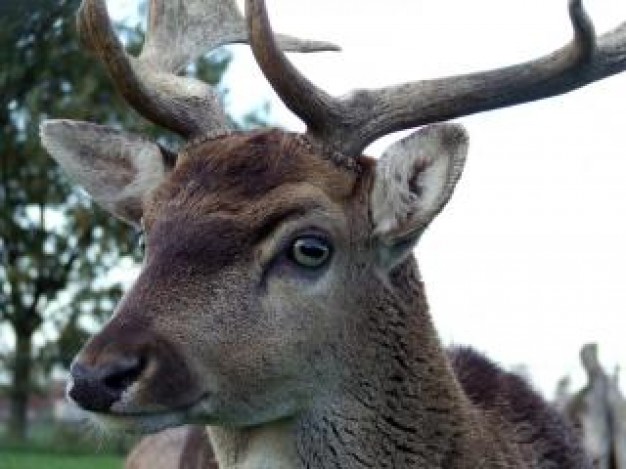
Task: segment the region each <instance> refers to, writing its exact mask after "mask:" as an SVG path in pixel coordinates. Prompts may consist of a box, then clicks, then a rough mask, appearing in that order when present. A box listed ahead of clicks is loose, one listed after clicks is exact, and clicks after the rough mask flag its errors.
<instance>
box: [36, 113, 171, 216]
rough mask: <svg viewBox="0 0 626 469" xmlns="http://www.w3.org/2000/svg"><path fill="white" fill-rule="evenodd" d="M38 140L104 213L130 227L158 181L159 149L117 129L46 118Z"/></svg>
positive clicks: (160, 174)
mask: <svg viewBox="0 0 626 469" xmlns="http://www.w3.org/2000/svg"><path fill="white" fill-rule="evenodd" d="M41 140H42V143H43V145H44V147H45V148H46V150H48V152H49V153H50V155H51V156H52V157H53V158H54V159H55V160H56V161H57V162H58V163H59V165H60V166H61V167H62V168H63V169H64V170H65V171H66V172H67V174H68V175H69V176H70V177H71V178H72V179H73V180H74V181H76V182H77V183H79V184H80V185H81V186H83V187H84V188H85V190H86V191H87V192H88V193H89V194H90V195H91V196H92V197H93V198H94V199H95V200H96V201H97V202H98V203H99V204H100V205H101V206H102V207H104V208H105V209H107V210H109V211H110V212H112V213H114V214H115V215H117V216H118V217H120V218H122V219H125V220H126V221H129V222H131V223H133V224H137V223H138V221H139V220H136V219H135V217H133V216H131V213H133V211H136V206H137V205H138V204H139V203H140V202H141V201H142V200H144V197H145V195H146V194H148V193H149V192H151V191H152V190H153V189H154V188H155V187H156V186H157V185H159V183H160V182H161V181H162V180H163V177H164V175H165V166H164V164H163V157H162V154H161V150H160V149H159V147H158V145H156V144H155V143H153V142H151V141H149V140H147V139H146V138H144V137H142V136H140V135H136V134H131V133H128V132H122V131H120V130H117V129H114V128H111V127H107V126H101V125H95V124H89V123H86V122H76V121H69V120H49V121H46V122H44V123H43V124H42V126H41Z"/></svg>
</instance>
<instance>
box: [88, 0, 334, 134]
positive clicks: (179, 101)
mask: <svg viewBox="0 0 626 469" xmlns="http://www.w3.org/2000/svg"><path fill="white" fill-rule="evenodd" d="M78 27H79V33H80V36H81V38H82V40H83V42H84V43H85V45H86V46H87V47H89V48H90V49H91V50H92V51H94V52H95V53H96V54H97V55H98V57H99V58H100V60H101V61H102V62H103V63H104V64H105V66H106V68H107V70H108V72H109V74H110V75H111V77H112V79H113V81H114V82H115V84H116V86H117V88H118V90H119V91H120V92H121V94H122V95H123V96H124V98H125V99H126V100H127V101H128V102H129V104H131V105H132V106H133V107H134V108H135V109H136V110H137V111H138V112H139V113H141V114H142V115H143V116H144V117H146V118H147V119H149V120H151V121H153V122H155V123H157V124H159V125H161V126H163V127H165V128H168V129H170V130H173V131H174V132H176V133H178V134H180V135H182V136H184V137H186V138H192V137H195V136H198V135H201V134H203V133H206V132H207V131H209V130H216V129H217V130H219V129H227V128H228V127H229V123H228V119H227V117H226V115H225V112H224V110H223V109H222V107H221V104H220V102H219V99H218V96H217V94H216V93H215V91H214V90H213V89H212V88H211V87H210V86H209V85H207V84H205V83H203V82H201V81H199V80H195V79H193V78H190V77H183V76H178V75H177V73H180V72H181V71H182V70H183V69H184V68H185V67H186V65H187V64H189V63H190V62H192V61H194V60H196V59H197V58H198V57H200V56H201V55H203V54H205V53H207V52H209V51H211V50H213V49H215V48H216V47H219V46H222V45H225V44H230V43H245V42H247V29H246V25H245V20H244V18H243V16H242V15H241V13H240V12H239V10H238V9H237V6H236V4H235V2H234V0H180V1H175V2H171V1H168V0H151V2H150V13H149V23H148V32H147V37H146V42H145V44H144V47H143V50H142V52H141V54H140V55H139V56H138V57H132V56H130V55H129V54H127V53H126V51H125V49H124V47H123V45H122V44H121V42H120V41H119V39H118V37H117V35H116V34H115V31H114V29H113V26H112V24H111V20H110V18H109V14H108V12H107V8H106V1H105V0H83V3H82V5H81V8H80V9H79V12H78ZM277 41H278V43H279V47H281V48H283V49H285V50H291V51H296V52H317V51H326V50H338V48H337V46H335V45H333V44H330V43H326V42H319V41H304V40H300V39H297V38H294V37H290V36H282V35H279V36H278V38H277Z"/></svg>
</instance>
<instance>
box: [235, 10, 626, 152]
mask: <svg viewBox="0 0 626 469" xmlns="http://www.w3.org/2000/svg"><path fill="white" fill-rule="evenodd" d="M569 12H570V18H571V21H572V25H573V28H574V40H573V42H572V43H571V44H569V45H568V46H566V47H563V48H562V49H560V50H557V51H556V52H554V53H552V54H550V55H546V56H544V57H541V58H538V59H536V60H533V61H530V62H525V63H521V64H517V65H513V66H509V67H505V68H501V69H495V70H491V71H485V72H478V73H472V74H468V75H458V76H452V77H446V78H439V79H435V80H425V81H417V82H413V83H407V84H402V85H397V86H392V87H388V88H383V89H377V90H359V91H355V92H353V93H351V94H349V95H347V96H345V97H342V98H334V97H332V96H330V95H328V94H327V93H325V92H324V91H322V90H320V89H319V88H317V87H316V86H315V85H313V84H312V83H311V82H310V81H309V80H307V78H306V77H304V76H303V75H302V74H300V73H299V72H298V71H297V70H296V69H295V67H293V65H292V64H291V63H290V62H289V61H288V59H287V58H286V57H285V55H284V54H283V53H282V52H281V51H280V49H279V47H278V45H277V44H276V42H275V41H274V40H273V38H272V32H271V28H270V25H269V20H268V17H267V11H266V8H265V3H264V0H246V16H247V20H248V29H249V32H250V38H251V45H252V50H253V52H254V55H255V57H256V60H257V62H258V64H259V66H260V67H261V70H262V71H263V73H264V74H265V76H266V78H267V79H268V81H269V82H270V83H271V84H272V86H273V87H274V89H275V91H276V92H277V93H278V95H279V96H280V97H281V99H282V100H283V102H284V103H285V104H286V105H287V107H289V109H291V110H292V111H293V112H294V113H295V114H297V115H298V116H299V117H300V118H301V119H302V120H303V121H304V122H305V123H306V124H307V126H308V131H307V132H308V133H309V134H310V135H311V136H313V137H314V138H315V139H317V140H320V141H322V142H323V143H325V144H327V145H331V146H333V147H334V148H336V149H337V150H340V151H341V152H343V153H344V154H346V155H349V156H356V155H358V154H360V153H361V151H363V149H364V148H365V147H366V146H367V145H368V144H369V143H371V142H373V141H374V140H376V139H377V138H379V137H381V136H383V135H386V134H388V133H391V132H395V131H398V130H403V129H408V128H413V127H418V126H421V125H425V124H428V123H432V122H437V121H442V120H447V119H453V118H456V117H461V116H466V115H469V114H474V113H477V112H482V111H488V110H490V109H496V108H501V107H505V106H511V105H515V104H521V103H525V102H529V101H533V100H538V99H543V98H546V97H549V96H554V95H558V94H563V93H566V92H568V91H571V90H574V89H576V88H579V87H582V86H584V85H587V84H589V83H592V82H594V81H598V80H601V79H603V78H606V77H608V76H610V75H614V74H616V73H619V72H622V71H624V70H625V69H626V23H623V24H622V25H620V26H619V27H618V28H616V29H614V30H613V31H611V32H609V33H606V34H604V35H602V36H600V37H599V38H596V35H595V32H594V27H593V24H592V22H591V20H590V19H589V17H588V15H587V13H586V12H585V10H584V9H583V6H582V4H581V0H570V2H569Z"/></svg>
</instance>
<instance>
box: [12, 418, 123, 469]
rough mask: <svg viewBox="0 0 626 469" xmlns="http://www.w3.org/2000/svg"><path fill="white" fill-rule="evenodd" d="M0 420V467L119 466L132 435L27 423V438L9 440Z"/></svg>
mask: <svg viewBox="0 0 626 469" xmlns="http://www.w3.org/2000/svg"><path fill="white" fill-rule="evenodd" d="M4 430H5V429H4V428H3V425H2V424H1V423H0V469H122V468H123V467H124V455H125V454H126V453H127V452H128V450H129V448H131V447H132V446H133V443H134V439H133V438H129V437H125V436H117V437H113V436H111V435H109V436H103V435H100V436H98V435H97V434H96V433H95V432H94V431H93V430H90V429H89V428H88V427H86V426H83V425H79V426H69V427H68V426H65V425H59V424H55V423H54V422H50V421H49V422H39V423H37V424H34V425H31V427H30V429H29V438H28V441H26V442H23V443H13V442H11V441H9V440H8V439H7V437H6V433H5V431H4Z"/></svg>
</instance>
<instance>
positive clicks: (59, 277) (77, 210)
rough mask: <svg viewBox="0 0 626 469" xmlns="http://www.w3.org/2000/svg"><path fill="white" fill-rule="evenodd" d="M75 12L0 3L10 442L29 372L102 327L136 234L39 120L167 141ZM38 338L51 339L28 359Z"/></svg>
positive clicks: (1, 307)
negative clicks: (58, 156) (107, 209)
mask: <svg viewBox="0 0 626 469" xmlns="http://www.w3.org/2000/svg"><path fill="white" fill-rule="evenodd" d="M78 4H79V0H28V1H22V2H7V3H6V4H5V5H4V6H0V9H2V14H1V15H0V64H2V65H1V66H0V259H2V262H1V263H0V326H2V325H5V326H8V327H9V328H10V329H11V330H12V331H13V334H14V337H15V348H14V350H13V352H12V357H11V360H10V361H9V363H10V365H9V368H10V370H8V371H9V372H10V377H11V379H10V389H9V395H10V400H11V418H10V422H9V431H10V434H11V435H12V436H13V437H14V438H16V439H24V438H25V435H26V412H27V408H28V398H29V394H30V393H31V391H32V389H33V382H34V373H35V367H36V366H38V365H40V364H41V363H42V360H43V359H44V358H45V363H46V364H47V365H48V366H47V367H46V368H47V369H49V365H50V364H53V363H58V362H60V363H63V364H64V365H66V366H67V364H68V363H69V361H70V360H71V357H72V356H73V355H74V354H75V353H76V351H77V348H78V347H79V346H80V344H81V343H82V342H83V341H84V339H85V337H86V336H87V334H88V332H87V330H86V329H88V324H86V322H85V318H91V322H92V323H93V322H98V321H102V319H103V318H104V317H106V316H107V315H108V314H109V313H110V312H111V311H112V309H113V305H114V303H115V301H114V299H115V298H116V297H117V296H118V295H119V291H120V286H119V284H116V283H111V282H107V281H105V280H103V279H105V278H106V273H107V272H108V271H109V270H110V269H111V268H112V266H114V265H115V264H116V263H117V262H118V261H119V259H120V258H121V257H123V256H127V255H132V254H133V252H134V251H136V249H135V244H136V243H135V239H136V235H135V233H133V232H132V231H131V230H130V229H129V228H127V227H126V226H124V225H123V224H121V223H119V222H117V221H115V220H114V219H112V218H111V217H110V216H108V215H106V214H103V213H102V212H101V211H100V210H98V209H97V208H95V207H94V206H92V203H91V201H90V200H89V199H88V198H87V197H86V196H85V195H84V194H83V193H82V192H81V191H79V190H77V189H76V188H75V187H74V185H73V184H72V183H71V182H70V181H68V180H67V179H66V177H65V176H64V175H63V174H62V172H61V171H60V170H59V168H58V167H57V166H56V165H55V164H54V162H53V160H52V159H51V158H49V157H48V155H47V154H46V153H45V151H44V150H43V149H42V147H41V145H40V142H39V135H38V129H39V124H40V122H41V121H42V120H43V119H45V118H48V117H63V118H71V119H79V120H87V121H93V122H98V123H106V124H114V125H115V124H120V125H123V127H124V128H125V129H130V130H135V131H141V132H143V133H150V134H152V135H159V136H160V138H161V139H162V140H163V141H168V139H169V140H171V139H172V138H173V137H171V136H164V135H163V134H162V133H159V131H158V130H157V129H155V128H154V127H151V126H149V125H148V124H146V123H145V122H144V121H142V120H141V119H139V118H138V117H137V115H136V114H133V113H131V112H129V110H128V108H127V106H126V105H125V104H124V103H123V101H122V100H121V99H120V98H118V96H117V95H116V93H115V91H114V89H113V87H112V85H111V83H110V80H109V79H108V77H107V76H106V75H105V72H104V70H103V69H102V68H101V67H100V66H99V64H98V63H97V61H96V60H95V59H93V58H92V57H90V56H88V54H86V53H85V51H83V50H81V49H80V44H79V41H78V38H77V36H76V33H75V26H74V13H75V11H76V9H77V8H78ZM123 33H124V36H125V37H126V38H127V39H128V41H129V44H131V46H130V47H131V48H132V46H133V45H135V46H136V45H137V44H139V43H140V40H141V36H142V35H141V32H140V31H139V30H137V29H125V30H124V31H123ZM228 59H229V57H228V56H227V55H226V54H222V55H221V56H219V57H217V58H213V59H210V60H209V59H202V60H201V61H200V63H198V64H196V67H194V70H196V72H197V73H198V74H199V75H201V76H202V79H204V80H206V81H209V82H211V83H216V82H217V81H218V80H219V77H220V76H221V74H222V72H223V71H224V69H225V67H226V65H227V62H228ZM94 319H95V321H94ZM42 330H47V331H50V330H52V331H54V334H53V335H54V336H58V340H55V341H54V342H53V343H49V344H47V346H45V347H43V348H39V349H38V350H34V347H33V338H34V337H38V336H37V333H38V332H40V331H42ZM41 340H44V339H43V338H42V339H41ZM37 354H39V358H40V360H37V359H36V357H37Z"/></svg>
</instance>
